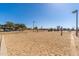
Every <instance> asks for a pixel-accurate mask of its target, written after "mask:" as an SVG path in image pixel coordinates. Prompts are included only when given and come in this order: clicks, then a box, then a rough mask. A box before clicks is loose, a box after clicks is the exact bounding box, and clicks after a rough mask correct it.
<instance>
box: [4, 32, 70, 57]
mask: <svg viewBox="0 0 79 59" xmlns="http://www.w3.org/2000/svg"><path fill="white" fill-rule="evenodd" d="M70 34H71V33H70V32H63V36H61V35H60V32H47V31H45V32H32V31H31V32H27V31H26V32H11V33H3V35H4V38H5V43H6V47H7V54H8V55H10V56H47V55H49V56H70V55H71V48H70V45H71V37H70Z"/></svg>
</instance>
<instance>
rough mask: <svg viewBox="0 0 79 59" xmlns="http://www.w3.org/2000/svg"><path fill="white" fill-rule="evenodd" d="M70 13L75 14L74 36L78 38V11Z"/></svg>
mask: <svg viewBox="0 0 79 59" xmlns="http://www.w3.org/2000/svg"><path fill="white" fill-rule="evenodd" d="M72 13H76V36H78V10H74V11H72Z"/></svg>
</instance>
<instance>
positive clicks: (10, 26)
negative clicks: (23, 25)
mask: <svg viewBox="0 0 79 59" xmlns="http://www.w3.org/2000/svg"><path fill="white" fill-rule="evenodd" d="M5 27H6V28H10V30H13V29H14V23H13V22H10V21H7V22H6V24H5Z"/></svg>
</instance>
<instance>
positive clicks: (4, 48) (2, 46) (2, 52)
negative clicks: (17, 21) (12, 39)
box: [1, 35, 8, 56]
mask: <svg viewBox="0 0 79 59" xmlns="http://www.w3.org/2000/svg"><path fill="white" fill-rule="evenodd" d="M1 56H8V54H7V48H6V44H5V40H4V35H1Z"/></svg>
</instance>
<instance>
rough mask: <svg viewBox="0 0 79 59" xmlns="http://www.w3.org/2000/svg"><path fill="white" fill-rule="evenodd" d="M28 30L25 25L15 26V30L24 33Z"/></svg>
mask: <svg viewBox="0 0 79 59" xmlns="http://www.w3.org/2000/svg"><path fill="white" fill-rule="evenodd" d="M26 28H27V27H26V26H25V24H15V30H19V31H23V30H25V29H26Z"/></svg>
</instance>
